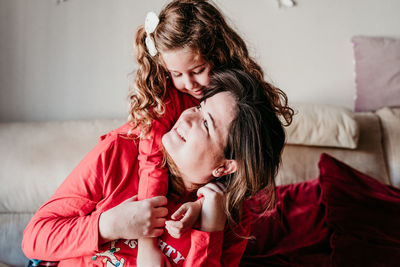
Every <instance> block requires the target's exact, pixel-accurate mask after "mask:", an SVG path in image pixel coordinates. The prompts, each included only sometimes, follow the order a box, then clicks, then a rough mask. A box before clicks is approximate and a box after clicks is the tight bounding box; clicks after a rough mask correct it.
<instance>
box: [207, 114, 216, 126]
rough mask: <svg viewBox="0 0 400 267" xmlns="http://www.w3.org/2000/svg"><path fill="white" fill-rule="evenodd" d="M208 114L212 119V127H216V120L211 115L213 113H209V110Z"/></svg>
mask: <svg viewBox="0 0 400 267" xmlns="http://www.w3.org/2000/svg"><path fill="white" fill-rule="evenodd" d="M207 115H208V117H209V118H210V120H211V124H212V128H213V129H215V120H214V118H213V116H211V114H210V113H208V112H207Z"/></svg>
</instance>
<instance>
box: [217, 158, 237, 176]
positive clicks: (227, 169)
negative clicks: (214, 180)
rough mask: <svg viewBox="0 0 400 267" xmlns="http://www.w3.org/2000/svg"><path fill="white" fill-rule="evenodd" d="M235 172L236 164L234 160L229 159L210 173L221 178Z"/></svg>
mask: <svg viewBox="0 0 400 267" xmlns="http://www.w3.org/2000/svg"><path fill="white" fill-rule="evenodd" d="M236 170H237V162H236V160H233V159H229V160H225V161H224V162H223V163H222V164H221V165H219V166H218V167H217V168H215V169H214V170H213V171H212V175H213V176H214V177H221V176H225V175H228V174H231V173H234V172H236Z"/></svg>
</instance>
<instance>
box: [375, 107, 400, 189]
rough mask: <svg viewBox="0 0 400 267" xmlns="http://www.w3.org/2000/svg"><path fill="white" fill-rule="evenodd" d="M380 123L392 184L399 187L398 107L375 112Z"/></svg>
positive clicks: (399, 134) (399, 122)
mask: <svg viewBox="0 0 400 267" xmlns="http://www.w3.org/2000/svg"><path fill="white" fill-rule="evenodd" d="M376 114H377V115H378V116H379V118H380V120H381V124H382V133H383V148H384V151H385V156H386V162H387V167H388V171H389V176H390V180H391V183H392V185H394V186H397V187H400V108H387V107H386V108H383V109H380V110H378V111H377V112H376Z"/></svg>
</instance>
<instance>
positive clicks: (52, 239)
mask: <svg viewBox="0 0 400 267" xmlns="http://www.w3.org/2000/svg"><path fill="white" fill-rule="evenodd" d="M114 136H115V135H114ZM117 140H118V139H116V138H111V137H109V138H106V139H105V140H103V141H100V142H99V143H98V144H97V146H95V147H94V149H93V150H92V151H90V152H89V153H88V154H87V155H86V156H85V157H84V159H83V160H82V161H81V162H80V163H79V164H78V166H77V167H76V168H75V169H74V170H73V171H72V172H71V174H70V175H69V176H68V177H67V178H66V179H65V181H64V182H63V183H62V184H61V185H60V187H59V188H58V189H57V191H56V192H55V193H54V195H53V196H52V197H51V198H50V199H49V200H48V201H47V202H46V203H45V204H44V205H43V206H42V207H40V209H39V210H38V211H37V212H36V214H35V215H34V216H33V218H32V219H31V221H30V222H29V224H28V225H27V227H26V228H25V231H24V235H23V240H22V249H23V251H24V253H25V255H26V256H27V257H28V258H35V259H42V260H50V261H57V260H61V259H65V258H72V257H78V256H83V255H88V254H93V252H94V251H96V250H98V246H99V234H98V233H99V231H98V220H99V216H100V211H98V210H96V206H97V204H98V202H99V201H100V200H101V199H102V196H103V186H104V183H105V181H106V179H108V177H110V176H112V172H110V170H112V169H114V168H120V166H118V165H119V164H120V162H123V161H121V160H119V157H120V154H121V152H120V151H118V149H117V148H116V147H117V146H118V145H117Z"/></svg>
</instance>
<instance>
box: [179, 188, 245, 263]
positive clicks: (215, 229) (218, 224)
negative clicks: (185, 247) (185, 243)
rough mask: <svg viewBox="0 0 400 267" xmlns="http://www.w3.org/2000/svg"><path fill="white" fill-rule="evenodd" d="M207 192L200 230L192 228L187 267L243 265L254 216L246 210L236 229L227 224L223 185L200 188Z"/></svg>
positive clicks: (200, 191)
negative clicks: (243, 256) (241, 263)
mask: <svg viewBox="0 0 400 267" xmlns="http://www.w3.org/2000/svg"><path fill="white" fill-rule="evenodd" d="M199 194H202V195H204V202H203V207H202V212H201V216H202V217H201V223H200V230H194V229H193V230H192V232H191V247H190V251H189V253H188V255H187V257H186V259H185V261H184V264H183V266H239V263H240V260H241V258H242V255H243V253H244V250H245V248H246V245H247V239H246V238H243V237H248V236H249V234H250V225H251V216H250V213H249V212H248V211H247V209H244V211H243V216H242V218H243V219H242V221H241V222H240V224H239V225H237V226H236V227H234V230H232V229H231V228H230V227H228V226H226V217H225V212H224V210H223V209H224V199H225V196H224V193H223V187H222V186H221V185H217V184H213V183H210V184H207V185H206V186H204V187H202V188H201V189H199V191H198V195H199Z"/></svg>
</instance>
